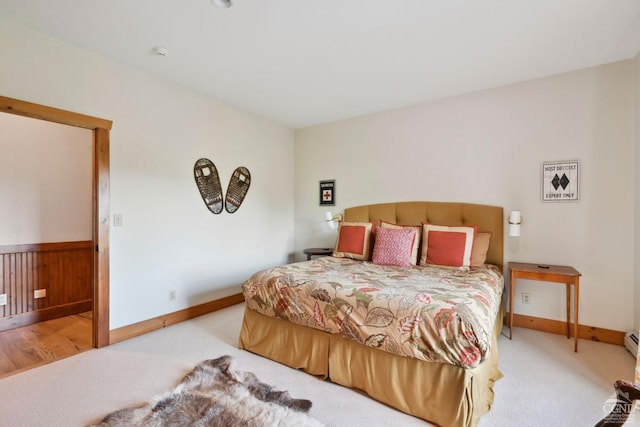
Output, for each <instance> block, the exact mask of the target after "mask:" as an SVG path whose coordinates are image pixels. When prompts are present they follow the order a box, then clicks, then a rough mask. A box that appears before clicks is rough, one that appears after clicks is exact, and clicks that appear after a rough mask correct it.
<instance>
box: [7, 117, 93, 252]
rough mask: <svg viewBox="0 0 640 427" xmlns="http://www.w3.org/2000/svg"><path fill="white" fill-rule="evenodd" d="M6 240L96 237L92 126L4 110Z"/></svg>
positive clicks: (40, 241)
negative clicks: (62, 123)
mask: <svg viewBox="0 0 640 427" xmlns="http://www.w3.org/2000/svg"><path fill="white" fill-rule="evenodd" d="M0 129H2V131H1V132H0V153H3V154H2V155H1V156H0V206H2V213H0V218H1V220H0V245H17V244H25V243H46V242H69V241H77V240H91V238H92V237H91V236H92V225H91V224H92V213H91V212H92V208H91V200H92V197H91V182H92V179H93V178H92V163H93V155H92V147H93V134H92V132H91V131H90V130H87V129H81V128H76V127H72V126H65V125H60V124H57V123H50V122H45V121H42V120H32V119H28V118H25V117H21V116H16V115H12V114H5V113H0Z"/></svg>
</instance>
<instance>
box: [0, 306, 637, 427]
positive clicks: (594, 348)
mask: <svg viewBox="0 0 640 427" xmlns="http://www.w3.org/2000/svg"><path fill="white" fill-rule="evenodd" d="M243 310H244V305H243V304H240V305H237V306H234V307H230V308H227V309H224V310H221V311H218V312H216V313H211V314H208V315H205V316H201V317H199V318H196V319H193V320H190V321H187V322H183V323H181V324H178V325H174V326H171V327H168V328H165V329H163V330H160V331H156V332H153V333H150V334H147V335H144V336H141V337H138V338H134V339H131V340H128V341H125V342H122V343H119V344H116V345H113V346H110V347H107V348H104V349H100V350H90V351H87V352H85V353H82V354H79V355H77V356H74V357H71V358H68V359H64V360H61V361H59V362H55V363H52V364H49V365H46V366H42V367H39V368H35V369H33V370H30V371H27V372H23V373H20V374H17V375H14V376H11V377H7V378H5V379H3V380H0V414H1V416H0V425H3V426H5V425H6V426H12V427H19V426H29V427H35V426H47V427H51V426H82V425H85V424H87V423H90V422H93V421H97V420H98V419H100V418H101V417H102V416H103V415H105V414H107V413H109V412H111V411H113V410H115V409H118V408H121V407H124V406H128V405H132V404H136V403H142V402H144V401H146V400H148V399H149V398H150V397H152V396H153V395H156V394H160V393H162V392H164V391H167V390H169V389H171V388H172V387H174V386H175V385H176V384H177V382H178V381H180V379H181V378H182V376H183V375H184V374H185V373H187V372H188V371H190V370H191V369H192V368H193V367H194V366H195V365H196V364H197V363H198V362H200V361H202V360H205V359H211V358H216V357H219V356H221V355H224V354H229V355H231V356H234V357H235V358H236V359H237V367H238V369H241V370H247V371H252V372H254V373H255V374H256V375H257V377H258V378H259V379H260V380H261V381H263V382H266V383H268V384H271V385H273V386H275V387H277V388H279V389H281V390H288V391H289V393H290V394H291V396H293V397H296V398H307V399H310V400H312V401H313V407H312V408H311V411H310V412H309V414H310V415H311V416H312V417H314V418H316V419H318V420H320V421H321V422H323V423H325V424H327V425H329V426H336V427H338V426H385V427H387V426H425V425H428V424H427V423H425V422H423V421H421V420H419V419H416V418H414V417H411V416H408V415H406V414H403V413H400V412H398V411H396V410H394V409H391V408H389V407H387V406H385V405H382V404H379V403H377V402H375V401H374V400H372V399H370V398H368V397H366V396H364V395H362V394H360V393H358V392H355V391H353V390H349V389H347V388H344V387H341V386H338V385H335V384H331V383H330V382H327V381H320V380H318V379H316V378H315V377H312V376H310V375H307V374H305V373H303V372H299V371H296V370H293V369H290V368H288V367H286V366H283V365H280V364H277V363H275V362H272V361H269V360H267V359H264V358H262V357H259V356H256V355H254V354H251V353H248V352H246V351H242V350H239V349H238V348H237V339H238V333H239V330H240V323H241V320H242V313H243ZM579 345H580V348H579V353H574V352H573V340H568V339H567V338H566V337H562V336H559V335H552V334H547V333H543V332H536V331H531V330H527V329H522V328H517V329H514V334H513V341H509V339H508V338H506V337H504V336H502V337H500V342H499V347H500V369H501V370H502V372H503V373H504V375H505V376H504V378H502V379H501V380H500V381H498V383H497V384H496V399H495V402H494V406H493V408H492V410H491V411H490V412H489V413H488V414H486V415H485V416H484V417H483V418H482V420H481V422H480V426H481V427H487V426H511V425H519V426H542V425H544V426H593V425H594V424H595V423H596V422H597V421H599V420H600V419H601V418H602V416H603V415H604V412H603V406H604V404H605V402H606V401H607V399H609V398H611V397H612V395H613V382H614V381H615V380H617V379H628V380H632V379H633V371H634V365H635V361H634V358H633V357H632V356H631V354H629V353H628V352H627V351H626V350H625V349H624V348H623V347H620V346H615V345H609V344H602V343H596V342H590V341H585V340H580V343H579ZM634 415H637V416H636V419H635V420H630V421H634V422H628V423H627V425H634V424H635V423H637V425H640V413H639V414H634Z"/></svg>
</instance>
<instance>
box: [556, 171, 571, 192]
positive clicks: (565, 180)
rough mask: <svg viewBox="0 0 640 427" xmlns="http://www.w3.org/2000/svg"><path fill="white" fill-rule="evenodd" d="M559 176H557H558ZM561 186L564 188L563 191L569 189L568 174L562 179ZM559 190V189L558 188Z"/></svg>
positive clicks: (563, 175)
mask: <svg viewBox="0 0 640 427" xmlns="http://www.w3.org/2000/svg"><path fill="white" fill-rule="evenodd" d="M556 176H557V175H556ZM560 185H561V186H562V189H563V190H566V189H567V185H569V178H567V175H566V174H564V173H563V174H562V178H560ZM556 190H557V188H556Z"/></svg>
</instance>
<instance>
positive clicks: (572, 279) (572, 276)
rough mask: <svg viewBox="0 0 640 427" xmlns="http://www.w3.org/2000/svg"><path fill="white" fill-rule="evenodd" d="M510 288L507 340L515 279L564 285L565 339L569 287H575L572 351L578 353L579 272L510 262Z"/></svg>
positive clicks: (568, 321)
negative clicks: (565, 293)
mask: <svg viewBox="0 0 640 427" xmlns="http://www.w3.org/2000/svg"><path fill="white" fill-rule="evenodd" d="M508 266H509V271H510V272H511V287H510V289H511V290H510V292H509V339H511V336H512V334H513V295H514V293H515V288H516V279H528V280H540V281H543V282H553V283H564V284H565V285H566V287H567V338H570V336H571V332H570V329H571V320H570V319H571V285H573V286H575V291H574V299H573V305H574V308H573V312H574V314H573V337H574V340H575V342H574V345H573V351H575V352H577V351H578V298H579V295H580V276H581V274H580V272H578V271H577V270H576V269H575V268H573V267H569V266H565V265H539V264H529V263H525V262H510V263H509V264H508Z"/></svg>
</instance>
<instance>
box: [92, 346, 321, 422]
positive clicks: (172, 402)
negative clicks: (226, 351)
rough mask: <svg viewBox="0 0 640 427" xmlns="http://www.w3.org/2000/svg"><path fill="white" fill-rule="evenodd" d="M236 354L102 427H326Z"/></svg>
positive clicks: (300, 401) (122, 412) (299, 401)
mask: <svg viewBox="0 0 640 427" xmlns="http://www.w3.org/2000/svg"><path fill="white" fill-rule="evenodd" d="M233 361H234V359H233V358H232V357H231V356H222V357H219V358H217V359H210V360H205V361H204V362H202V363H200V364H199V365H197V366H196V367H195V369H194V370H193V371H191V372H190V373H189V374H187V375H186V376H185V377H184V378H183V379H182V381H180V383H179V384H178V386H177V387H176V388H175V389H174V390H173V391H171V392H168V393H165V394H163V395H161V396H157V397H156V398H154V399H152V400H151V401H149V402H148V403H145V404H144V405H141V406H136V407H131V408H125V409H121V410H119V411H115V412H112V413H111V414H109V415H107V416H106V417H104V419H103V420H102V421H101V422H100V423H99V424H94V426H100V427H123V426H144V427H156V426H158V427H160V426H163V427H164V426H167V427H168V426H171V427H174V426H215V427H217V426H220V427H222V426H225V427H226V426H249V427H258V426H282V427H285V426H291V427H294V426H295V427H300V426H309V427H315V426H322V424H321V423H320V422H319V421H317V420H315V419H313V418H311V417H309V416H308V415H307V412H308V411H309V408H311V402H310V401H309V400H304V399H294V398H292V397H291V396H289V393H288V392H286V391H278V390H274V389H273V387H271V386H269V385H268V384H265V383H262V382H260V381H259V380H258V378H256V376H255V375H254V374H253V373H251V372H243V371H238V370H236V369H235V368H234V366H233Z"/></svg>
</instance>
